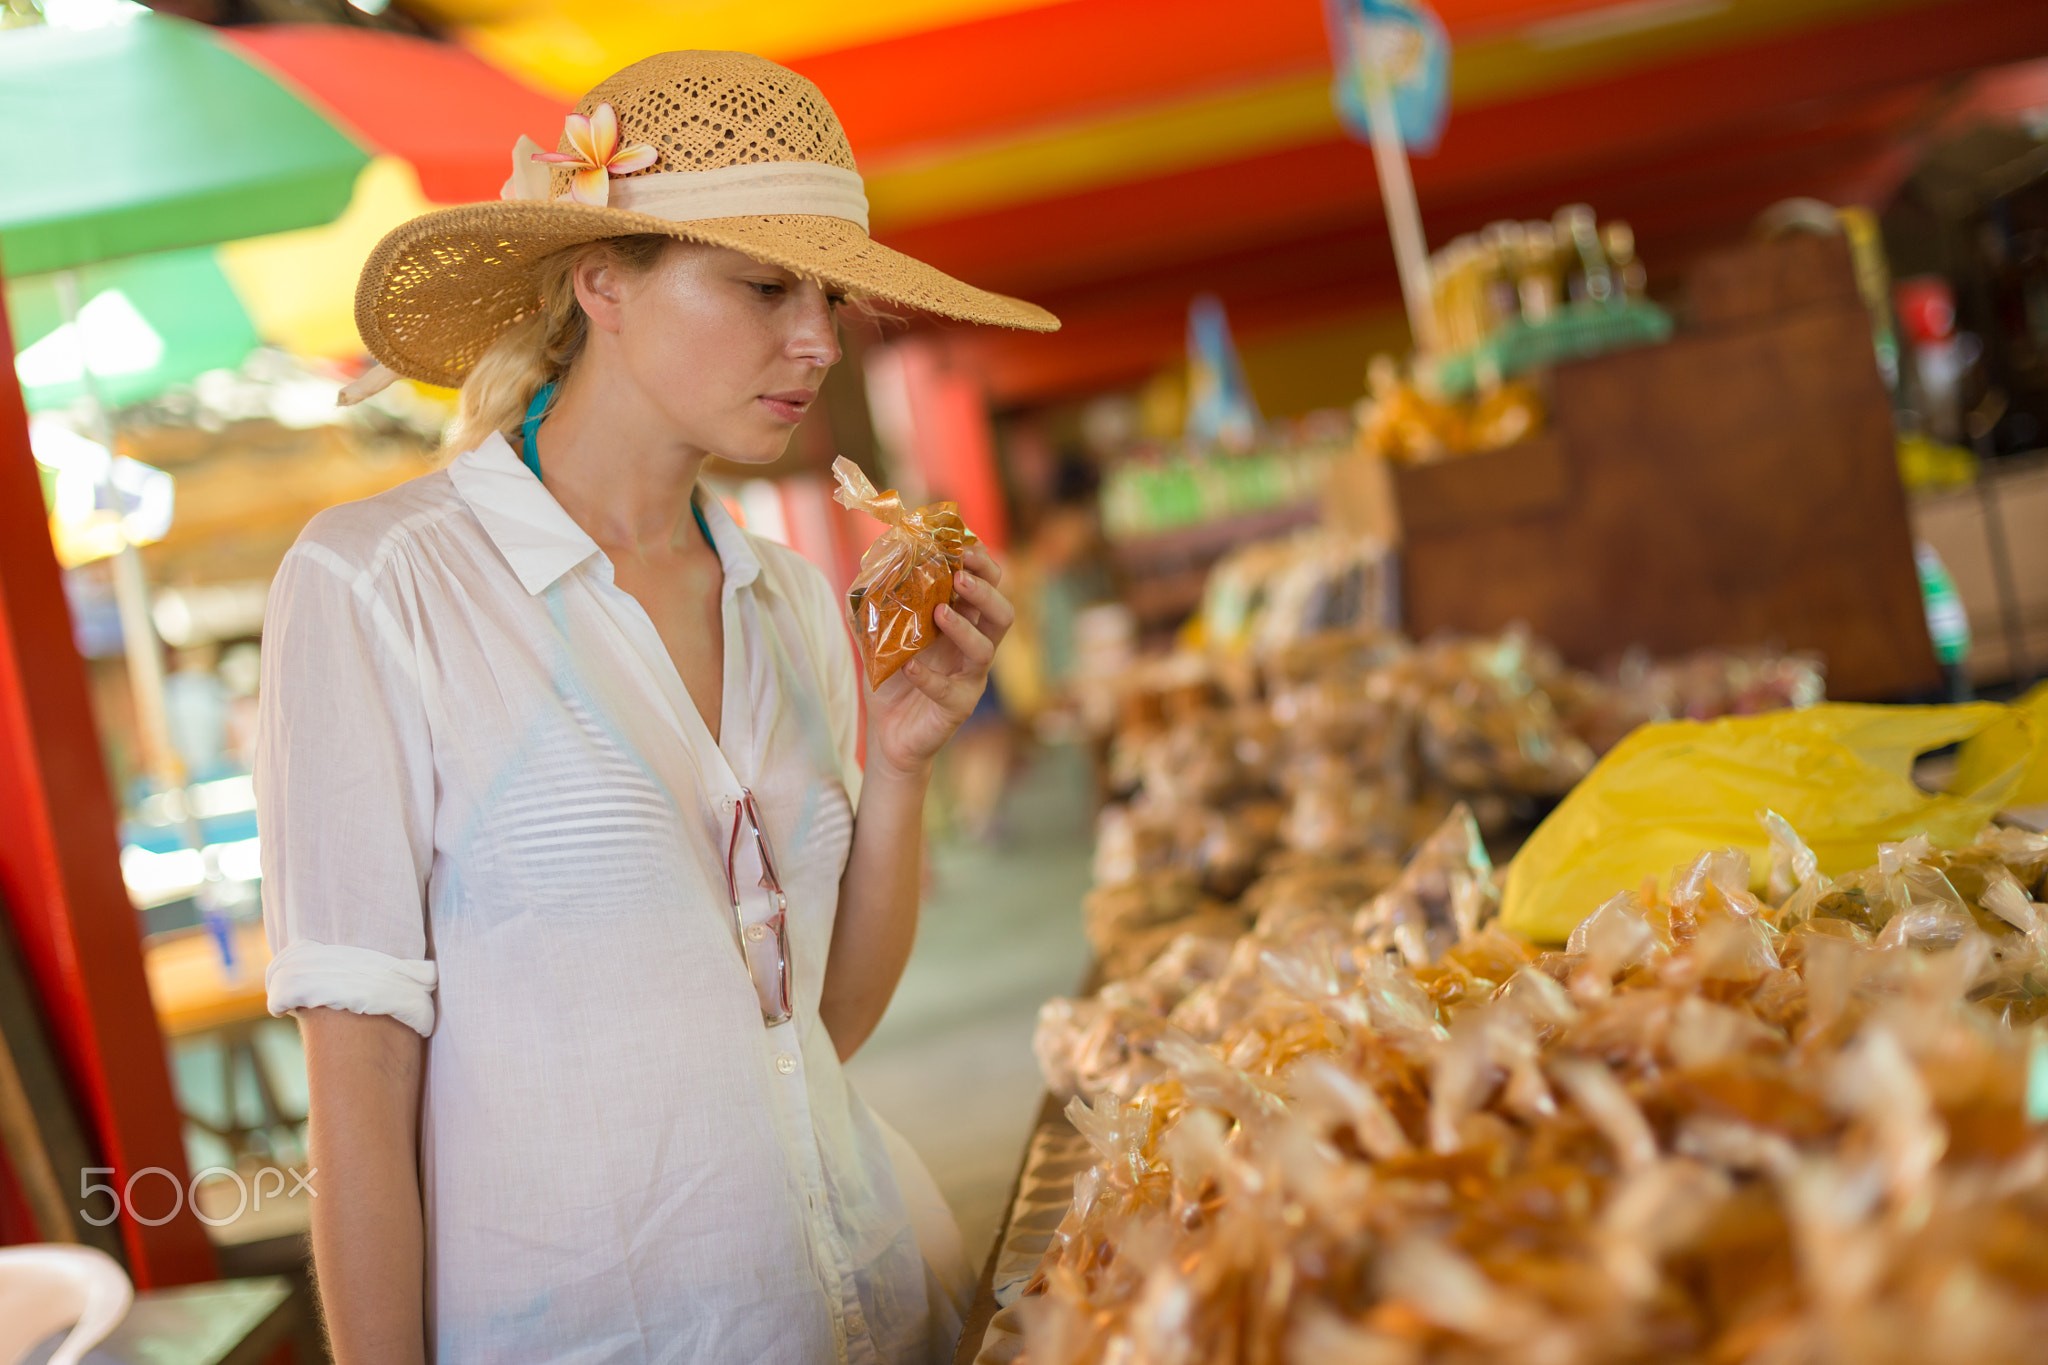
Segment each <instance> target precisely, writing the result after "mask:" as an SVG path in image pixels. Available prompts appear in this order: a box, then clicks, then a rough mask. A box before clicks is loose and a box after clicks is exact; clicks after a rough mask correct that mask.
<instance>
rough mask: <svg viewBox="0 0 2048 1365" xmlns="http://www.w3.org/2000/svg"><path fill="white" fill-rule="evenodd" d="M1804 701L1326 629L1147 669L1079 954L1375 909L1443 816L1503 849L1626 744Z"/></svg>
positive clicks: (1685, 676)
mask: <svg viewBox="0 0 2048 1365" xmlns="http://www.w3.org/2000/svg"><path fill="white" fill-rule="evenodd" d="M1311 562H1319V561H1316V560H1315V559H1314V557H1313V556H1312V557H1311ZM1821 694H1822V686H1821V675H1820V670H1819V667H1818V665H1817V664H1815V663H1814V662H1813V661H1812V660H1810V659H1805V658H1800V657H1796V656H1792V657H1788V656H1777V655H1767V654H1734V653H1724V652H1710V653H1705V654H1700V655H1696V656H1694V657H1692V658H1689V659H1684V660H1679V661H1676V662H1671V663H1662V664H1653V663H1651V662H1649V661H1647V660H1645V659H1642V658H1631V659H1628V660H1626V661H1624V663H1623V666H1622V667H1621V669H1620V670H1619V671H1618V672H1617V673H1616V674H1615V675H1614V676H1613V677H1610V678H1600V677H1596V676H1594V675H1592V674H1589V673H1585V672H1581V671H1579V670H1575V669H1571V668H1568V667H1566V665H1565V664H1564V663H1563V661H1562V660H1561V659H1559V658H1558V656H1557V654H1556V652H1555V651H1553V650H1551V649H1550V648H1548V647H1547V646H1545V645H1542V644H1541V643H1539V642H1537V641H1534V640H1532V639H1530V638H1529V637H1528V635H1527V634H1526V633H1524V632H1521V631H1510V632H1508V633H1506V634H1504V635H1501V636H1497V637H1491V638H1483V639H1462V640H1461V639H1448V640H1437V641H1432V642H1430V643H1428V644H1424V645H1415V644H1412V643H1410V642H1409V641H1407V640H1405V639H1403V638H1401V637H1400V636H1398V635H1395V634H1392V633H1389V632H1381V631H1373V630H1358V631H1331V632H1323V633H1319V634H1313V635H1308V636H1304V637H1301V638H1297V639H1294V640H1291V641H1289V642H1287V643H1284V644H1281V645H1278V646H1276V647H1274V648H1273V649H1271V650H1269V651H1267V652H1264V653H1262V654H1258V655H1255V656H1253V658H1252V659H1251V660H1250V661H1248V662H1247V661H1244V660H1237V659H1232V658H1228V657H1219V656H1216V655H1201V654H1194V653H1181V654H1176V655H1171V656H1168V657H1166V658H1164V659H1159V660H1154V661H1151V662H1149V663H1148V664H1147V665H1145V666H1144V667H1143V668H1142V669H1139V670H1136V671H1134V672H1133V673H1132V674H1131V675H1129V677H1127V679H1126V680H1125V687H1124V689H1123V691H1122V692H1121V694H1120V705H1119V706H1118V707H1117V708H1116V709H1115V714H1116V716H1117V720H1116V724H1115V728H1114V730H1113V733H1112V734H1111V736H1110V739H1109V744H1108V749H1107V761H1106V772H1105V781H1106V784H1107V787H1108V791H1109V794H1110V797H1111V800H1110V802H1109V803H1108V804H1107V805H1106V806H1105V808H1104V810H1103V812H1102V815H1101V817H1100V820H1099V823H1098V827H1097V839H1096V852H1095V882H1096V889H1095V890H1094V891H1093V892H1091V893H1090V895H1089V897H1088V900H1087V903H1086V917H1085V922H1086V927H1087V930H1088V936H1089V941H1090V943H1091V944H1092V945H1093V947H1094V949H1095V952H1096V954H1097V956H1098V958H1099V959H1100V960H1101V961H1102V962H1103V964H1104V968H1105V971H1106V973H1107V974H1108V975H1109V976H1110V977H1112V978H1115V977H1121V976H1126V975H1130V974H1133V973H1135V972H1136V971H1138V970H1139V969H1141V968H1142V967H1143V966H1144V965H1145V964H1146V963H1147V962H1149V961H1150V960H1151V958H1152V957H1153V956H1155V955H1156V954H1157V953H1158V952H1159V951H1161V950H1162V949H1163V948H1164V947H1165V946H1166V945H1167V944H1168V943H1169V942H1171V941H1172V939H1173V937H1174V935H1175V934H1176V933H1177V932H1178V931H1179V929H1180V928H1181V927H1183V925H1184V922H1192V921H1194V920H1196V919H1198V918H1199V920H1200V921H1201V922H1202V923H1203V924H1205V925H1208V926H1211V927H1213V928H1215V929H1217V930H1218V931H1219V932H1224V931H1227V932H1235V931H1237V930H1239V929H1242V928H1244V927H1245V926H1247V925H1248V924H1249V923H1250V922H1251V920H1252V918H1253V917H1255V916H1257V915H1258V914H1259V913H1261V912H1262V911H1263V910H1264V909H1265V908H1266V907H1267V906H1269V905H1271V904H1273V903H1276V902H1277V901H1286V900H1289V899H1290V898H1291V897H1292V896H1293V895H1295V894H1296V893H1297V892H1299V890H1300V889H1301V888H1302V887H1303V886H1321V887H1328V886H1333V885H1336V886H1345V887H1350V888H1353V889H1356V890H1358V891H1360V892H1361V894H1370V893H1372V892H1376V891H1378V890H1379V889H1381V888H1382V887H1384V886H1386V885H1387V884H1388V883H1389V882H1390V881H1391V880H1392V879H1393V877H1394V875H1395V872H1396V870H1397V869H1398V867H1399V865H1400V860H1401V859H1402V857H1403V856H1404V855H1406V854H1407V852H1408V851H1409V850H1410V849H1411V848H1413V847H1414V846H1415V844H1416V842H1417V841H1418V840H1419V839H1421V838H1422V837H1423V836H1424V835H1426V834H1427V833H1428V832H1429V831H1430V830H1431V829H1432V828H1434V827H1435V826H1436V825H1437V824H1439V823H1440V822H1441V821H1442V820H1443V819H1444V817H1445V815H1446V813H1447V812H1448V811H1450V810H1451V809H1452V808H1453V806H1454V805H1455V804H1457V803H1459V802H1464V803H1465V805H1466V808H1467V809H1469V810H1470V811H1471V812H1472V813H1473V815H1474V817H1475V819H1476V821H1477V823H1478V827H1479V828H1480V829H1481V830H1482V832H1484V833H1486V834H1489V835H1496V834H1500V833H1502V832H1503V831H1505V830H1507V829H1508V828H1509V827H1510V826H1511V825H1512V824H1513V822H1514V821H1515V820H1516V819H1517V818H1518V817H1527V816H1529V815H1531V814H1533V813H1535V809H1536V807H1535V804H1534V803H1538V802H1543V801H1547V800H1549V799H1552V798H1555V797H1558V796H1561V795H1563V794H1564V793H1565V792H1566V791H1568V790H1569V789H1570V788H1571V787H1572V786H1573V784H1575V783H1576V782H1577V781H1578V780H1579V779H1580V778H1581V777H1583V776H1585V774H1586V773H1587V772H1588V771H1590V770H1591V768H1592V766H1593V763H1594V760H1595V759H1596V757H1597V756H1598V755H1599V754H1600V753H1602V752H1604V751H1605V750H1606V749H1607V748H1609V747H1611V746H1612V745H1613V744H1614V743H1615V742H1616V741H1618V740H1619V739H1620V738H1621V737H1622V736H1623V735H1624V734H1626V733H1627V732H1628V731H1630V730H1632V729H1634V728H1635V727H1636V726H1637V725H1639V724H1642V723H1644V722H1647V721H1655V720H1669V719H1674V718H1681V717H1683V718H1691V719H1706V718H1709V717H1712V716H1717V715H1726V714H1734V713H1748V712H1755V711H1763V710H1773V709H1778V708H1782V707H1788V706H1805V705H1811V704H1812V703H1814V702H1817V701H1819V700H1821ZM1318 894H1320V892H1319V893H1318Z"/></svg>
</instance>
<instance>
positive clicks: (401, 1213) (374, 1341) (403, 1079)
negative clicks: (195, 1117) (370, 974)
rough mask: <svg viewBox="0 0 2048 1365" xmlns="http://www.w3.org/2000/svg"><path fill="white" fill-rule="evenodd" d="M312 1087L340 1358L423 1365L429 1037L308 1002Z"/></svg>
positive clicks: (319, 1241) (315, 1153)
mask: <svg viewBox="0 0 2048 1365" xmlns="http://www.w3.org/2000/svg"><path fill="white" fill-rule="evenodd" d="M298 1017H299V1029H300V1032H301V1034H302V1035H303V1036H304V1038H305V1044H306V1080H307V1085H308V1089H309V1093H310V1096H311V1101H312V1103H311V1113H312V1117H311V1121H310V1122H309V1124H308V1139H307V1155H308V1158H309V1159H310V1161H311V1164H312V1166H313V1169H314V1174H313V1178H312V1185H313V1190H314V1199H313V1202H312V1215H313V1268H314V1275H315V1277H316V1280H317V1283H318V1286H319V1293H320V1307H321V1313H322V1316H323V1317H324V1318H325V1319H326V1322H327V1336H328V1342H329V1347H330V1349H331V1351H332V1353H333V1357H334V1361H335V1365H424V1362H425V1361H426V1358H427V1350H426V1310H425V1284H426V1276H425V1265H426V1260H425V1240H426V1239H425V1231H424V1224H423V1220H422V1218H421V1213H420V1183H419V1106H420V1076H421V1071H422V1055H421V1054H422V1050H423V1048H424V1046H425V1045H424V1043H423V1042H422V1041H421V1039H420V1036H419V1035H418V1034H417V1033H414V1032H413V1031H412V1030H411V1029H410V1028H408V1027H407V1026H406V1025H404V1024H401V1023H399V1022H398V1021H397V1020H396V1019H391V1018H388V1017H385V1016H382V1015H360V1014H351V1013H349V1012H347V1011H346V1010H331V1009H308V1010H300V1011H299V1012H298Z"/></svg>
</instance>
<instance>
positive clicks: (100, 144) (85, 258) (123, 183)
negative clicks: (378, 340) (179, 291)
mask: <svg viewBox="0 0 2048 1365" xmlns="http://www.w3.org/2000/svg"><path fill="white" fill-rule="evenodd" d="M0 128H4V129H6V130H8V133H9V136H7V137H6V138H4V139H0V184H4V185H5V186H6V187H7V190H6V193H5V194H4V195H0V263H4V265H5V267H6V270H7V272H8V273H9V274H10V275H14V276H22V275H34V274H40V273H42V272H43V271H49V270H65V269H70V268H72V267H75V266H81V265H86V264H89V263H91V262H94V261H104V260H108V259H111V258H113V257H118V256H132V255H136V254H138V253H141V252H145V251H163V250H168V249H170V248H173V247H192V246H205V245H208V244H210V243H213V242H222V241H230V240H233V239H236V238H241V237H254V236H257V235H259V234H262V233H266V232H283V231H286V230H288V229H291V228H300V227H311V226H313V225H314V224H317V223H325V222H328V221H331V220H332V219H333V218H334V217H335V216H336V215H337V214H339V213H340V212H341V211H342V209H343V208H344V207H345V206H346V205H347V204H348V200H349V194H350V192H351V191H352V190H353V189H354V187H355V180H356V174H357V172H359V171H361V170H362V168H363V166H364V165H365V163H367V162H368V160H369V155H368V153H366V152H365V151H364V150H363V149H362V148H360V147H358V146H357V145H356V144H355V142H354V141H353V140H352V139H351V138H350V137H349V136H348V135H347V134H345V133H343V132H342V131H341V130H340V129H339V128H337V127H335V126H334V124H333V123H332V122H330V121H329V120H328V119H327V118H326V117H325V116H324V115H322V114H321V113H319V112H318V111H317V110H315V109H314V108H313V107H312V106H311V105H309V104H307V103H306V102H305V101H304V100H303V99H301V98H299V96H298V95H296V94H294V93H293V92H292V91H290V90H288V89H287V88H286V87H284V86H283V85H281V84H279V83H278V82H277V81H276V80H275V79H273V78H272V77H271V76H270V75H269V74H267V73H266V72H264V71H263V70H261V69H259V68H258V67H256V66H254V65H252V64H251V63H250V62H249V61H248V60H247V59H245V58H243V57H241V56H238V55H237V54H236V53H234V52H233V51H231V50H229V48H228V47H227V46H225V45H224V44H223V43H222V42H221V41H220V40H219V39H217V38H216V37H215V36H214V35H213V33H212V31H211V30H209V29H207V28H206V27H204V26H203V25H200V24H194V23H189V22H187V21H185V20H182V19H172V18H166V17H164V16H161V15H155V14H149V13H142V14H138V15H136V16H135V17H134V18H131V19H129V20H127V21H126V22H120V23H114V24H110V25H107V26H105V27H100V28H86V29H65V28H57V27H52V26H36V27H30V28H23V29H12V30H9V31H7V32H5V33H0Z"/></svg>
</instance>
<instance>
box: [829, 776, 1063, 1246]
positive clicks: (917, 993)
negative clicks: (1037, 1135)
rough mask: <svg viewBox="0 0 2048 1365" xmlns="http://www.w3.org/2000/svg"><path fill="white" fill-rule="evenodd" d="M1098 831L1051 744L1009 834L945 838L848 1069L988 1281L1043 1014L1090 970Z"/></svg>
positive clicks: (1011, 804)
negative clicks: (915, 921)
mask: <svg viewBox="0 0 2048 1365" xmlns="http://www.w3.org/2000/svg"><path fill="white" fill-rule="evenodd" d="M1090 820H1091V810H1090V803H1089V791H1088V770H1087V763H1086V758H1085V756H1084V755H1083V754H1082V753H1081V752H1080V751H1079V750H1078V749H1075V748H1073V747H1072V746H1065V747H1059V748H1041V749H1038V750H1036V751H1035V753H1034V758H1033V761H1032V762H1031V764H1030V766H1029V768H1028V769H1027V770H1026V771H1025V772H1024V774H1023V775H1022V776H1021V778H1020V780H1019V781H1018V783H1017V784H1016V786H1015V787H1013V788H1012V790H1011V791H1010V792H1009V794H1008V796H1007V798H1006V801H1005V805H1004V808H1003V816H1002V819H1001V820H1000V822H999V825H1000V827H1001V830H1002V834H1001V836H1000V837H999V838H997V839H996V840H994V841H992V842H991V843H988V844H977V843H972V842H968V841H965V840H943V841H939V842H936V843H935V844H934V846H933V848H932V851H931V861H932V882H931V886H930V888H929V889H928V890H927V892H926V894H925V903H924V922H923V923H922V925H920V926H919V929H918V938H917V948H916V950H915V951H914V952H913V953H912V954H911V958H910V966H909V968H908V970H906V971H905V972H904V974H903V983H902V985H901V986H899V987H898V988H897V991H896V999H895V1000H894V1002H893V1003H891V1005H890V1006H889V1013H888V1014H887V1015H886V1016H885V1017H884V1018H883V1020H882V1023H881V1025H880V1027H878V1028H877V1029H876V1030H875V1033H874V1036H873V1037H872V1038H870V1039H869V1040H868V1042H867V1045H866V1046H865V1047H863V1048H862V1049H861V1050H860V1051H859V1052H858V1053H856V1054H855V1055H854V1057H853V1060H852V1061H850V1062H849V1063H847V1072H848V1074H849V1075H850V1076H852V1077H853V1081H854V1084H855V1086H857V1087H858V1088H859V1090H860V1093H861V1095H862V1097H863V1098H865V1099H866V1100H867V1102H868V1104H869V1105H870V1106H871V1107H873V1109H874V1110H875V1112H876V1113H878V1114H880V1115H881V1116H882V1117H883V1118H884V1119H885V1120H887V1121H888V1122H889V1123H890V1124H891V1125H892V1126H894V1127H895V1129H896V1130H897V1131H898V1132H900V1133H902V1134H903V1136H904V1137H905V1138H907V1139H909V1141H910V1145H911V1146H913V1147H915V1148H916V1149H917V1153H918V1155H919V1156H921V1157H923V1158H924V1161H925V1165H926V1166H928V1167H929V1168H930V1169H931V1173H932V1178H933V1179H934V1180H936V1181H937V1182H938V1185H939V1188H940V1190H942V1191H943V1192H944V1193H945V1196H946V1199H947V1202H949V1203H950V1204H952V1206H953V1215H954V1217H955V1218H957V1219H958V1220H959V1222H960V1234H961V1237H962V1239H963V1240H964V1242H965V1245H966V1248H967V1254H968V1257H969V1258H970V1259H971V1260H972V1261H973V1262H974V1266H975V1269H976V1270H977V1271H978V1270H979V1269H980V1268H981V1264H982V1261H983V1260H984V1259H985V1258H986V1256H987V1254H988V1248H989V1245H990V1243H991V1242H992V1241H993V1239H994V1237H995V1231H996V1224H997V1223H998V1222H999V1221H1000V1220H1001V1217H1002V1211H1003V1203H1004V1201H1005V1200H1006V1199H1008V1198H1009V1194H1010V1182H1011V1181H1012V1180H1013V1179H1014V1178H1015V1177H1016V1174H1017V1164H1018V1162H1019V1161H1020V1160H1021V1159H1022V1157H1023V1154H1024V1142H1025V1139H1026V1138H1027V1137H1028V1135H1029V1133H1030V1129H1031V1122H1032V1120H1033V1119H1034V1118H1035V1117H1036V1116H1037V1112H1038V1105H1039V1101H1040V1099H1041V1097H1042V1096H1043V1094H1044V1091H1045V1085H1044V1082H1043V1081H1041V1080H1040V1079H1039V1075H1038V1063H1037V1062H1036V1061H1035V1060H1034V1059H1033V1058H1032V1055H1031V1032H1032V1028H1033V1027H1034V1025H1035V1024H1036V1023H1037V1019H1038V1007H1039V1006H1040V1005H1041V1004H1043V1003H1044V1002H1045V1000H1046V998H1047V997H1048V996H1054V995H1065V994H1067V993H1069V992H1071V991H1072V990H1073V989H1074V988H1075V987H1076V986H1078V985H1079V984H1080V981H1081V974H1082V972H1083V971H1084V970H1085V969H1086V967H1087V962H1088V944H1087V940H1086V939H1085V938H1083V937H1082V933H1081V895H1082V893H1083V892H1085V891H1086V890H1087V889H1088V881H1089V876H1088V864H1089V856H1090V847H1091V844H1092V840H1093V832H1092V829H1091V824H1090Z"/></svg>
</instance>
